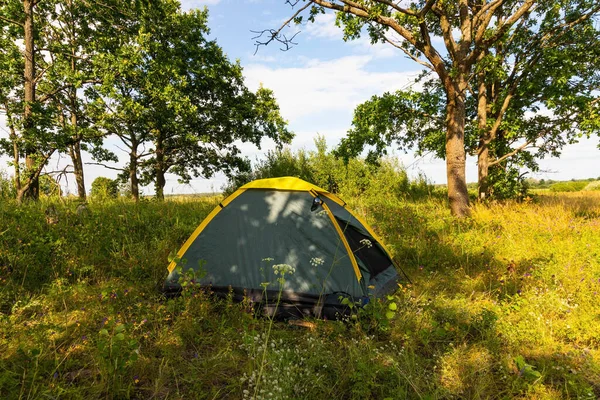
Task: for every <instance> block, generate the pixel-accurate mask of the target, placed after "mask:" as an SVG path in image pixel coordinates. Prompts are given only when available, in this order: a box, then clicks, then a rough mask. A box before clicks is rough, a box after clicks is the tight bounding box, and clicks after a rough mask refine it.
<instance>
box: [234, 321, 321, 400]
mask: <svg viewBox="0 0 600 400" xmlns="http://www.w3.org/2000/svg"><path fill="white" fill-rule="evenodd" d="M248 339H250V340H247V342H246V344H242V345H240V349H242V350H244V351H246V352H247V353H248V356H250V358H251V359H252V360H254V368H253V370H252V371H251V372H249V373H244V374H243V376H242V377H241V378H240V382H241V383H242V384H243V385H244V386H245V388H244V389H243V390H242V395H243V396H242V398H243V399H248V400H250V399H257V400H258V399H265V400H267V399H271V400H279V399H281V400H283V399H289V398H307V397H308V396H309V390H310V388H311V386H312V385H313V384H314V382H315V381H321V380H323V379H324V375H323V374H322V373H321V372H319V371H315V370H314V369H311V368H308V366H307V362H308V359H309V357H311V356H314V354H313V351H314V349H312V350H311V347H314V345H315V344H317V343H316V341H317V339H313V338H311V337H309V339H308V343H290V342H288V341H284V340H282V339H272V340H269V341H268V343H265V340H266V337H265V334H264V333H263V334H257V335H255V336H253V337H251V338H248ZM265 346H266V349H265ZM320 346H323V343H320ZM265 350H266V351H267V359H266V360H265V364H264V365H263V368H264V370H263V371H262V374H260V373H259V370H260V369H261V362H262V354H263V352H264V351H265ZM323 368H328V367H327V365H323Z"/></svg>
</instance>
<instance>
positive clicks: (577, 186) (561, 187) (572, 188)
mask: <svg viewBox="0 0 600 400" xmlns="http://www.w3.org/2000/svg"><path fill="white" fill-rule="evenodd" d="M587 185H588V182H587V181H570V182H558V183H555V184H553V185H552V186H550V191H552V192H579V191H580V190H583V188H585V187H586V186H587Z"/></svg>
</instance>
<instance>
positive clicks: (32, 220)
mask: <svg viewBox="0 0 600 400" xmlns="http://www.w3.org/2000/svg"><path fill="white" fill-rule="evenodd" d="M365 193H368V192H363V194H362V195H358V196H356V197H347V196H344V199H345V200H346V201H348V203H349V204H348V207H350V208H352V209H353V210H356V211H357V212H359V213H360V214H361V216H363V217H364V218H365V219H366V220H367V222H369V223H370V225H371V226H373V228H374V229H375V230H376V231H377V232H378V233H379V234H380V235H381V236H382V238H383V240H384V241H385V243H386V245H387V247H388V248H390V250H391V253H392V255H393V256H394V258H395V259H396V260H397V261H398V262H399V263H400V265H401V266H402V267H403V269H405V270H406V271H407V273H408V274H409V276H410V277H411V279H412V281H413V283H412V284H408V283H407V282H406V281H403V282H401V283H402V284H401V285H400V286H399V287H398V290H397V291H396V292H395V293H393V294H391V295H390V297H389V298H386V299H382V300H378V301H371V302H369V303H368V304H367V305H366V306H365V307H363V308H361V309H360V310H359V311H358V312H357V313H356V316H357V317H356V319H352V320H350V321H348V322H341V321H320V320H306V321H302V323H303V326H302V325H298V324H290V323H286V322H275V321H271V320H270V319H268V318H264V317H257V316H255V313H254V310H253V308H252V307H251V306H250V305H249V304H248V302H245V303H244V302H242V303H233V302H231V301H229V300H217V299H215V298H213V297H212V296H211V295H210V294H209V293H207V292H206V291H205V290H203V291H200V290H189V292H188V293H187V294H186V295H184V296H181V297H178V298H175V299H168V300H167V299H165V298H164V297H162V296H161V294H160V292H159V291H158V290H157V288H159V287H160V285H161V284H162V283H163V282H164V279H165V277H166V275H167V271H166V266H167V264H168V260H169V254H170V253H172V252H173V251H174V250H177V249H178V248H179V246H181V244H182V243H183V242H184V241H185V240H186V239H187V238H188V237H189V235H190V234H191V233H192V232H193V231H194V230H195V228H196V227H197V226H198V224H199V223H200V222H201V220H202V219H203V218H204V217H205V216H206V215H207V214H208V213H209V212H210V211H211V210H212V209H213V208H214V207H215V206H216V205H217V204H218V202H219V201H220V200H221V198H202V199H198V198H191V199H186V198H179V199H169V200H168V201H166V202H163V203H158V202H154V201H146V200H142V201H140V202H139V203H137V204H136V203H133V202H122V201H107V202H104V203H103V202H92V203H91V204H90V205H89V208H90V213H89V215H87V216H86V217H85V218H81V217H80V216H78V215H77V213H76V211H75V208H76V206H77V204H76V203H75V202H69V201H65V200H61V201H60V202H50V201H49V200H42V201H41V202H40V203H27V204H24V205H22V206H20V207H16V206H15V204H14V203H13V202H11V201H3V202H0V347H1V348H2V357H1V358H0V397H2V398H6V399H13V398H15V399H16V398H19V397H21V398H24V397H27V396H29V397H31V398H45V397H49V398H55V397H66V398H152V397H154V398H161V397H163V398H164V397H176V398H190V397H191V398H194V397H206V398H244V397H247V398H252V397H253V396H252V395H253V394H254V393H255V392H254V389H255V388H256V382H257V379H259V376H258V375H259V368H260V367H261V366H263V372H262V374H261V376H260V384H259V387H258V391H257V393H256V397H257V398H259V397H262V398H269V397H270V398H281V399H282V398H307V399H319V398H331V399H373V398H377V399H385V398H394V399H395V398H432V399H442V398H443V399H447V398H557V399H558V398H581V399H590V400H591V399H594V398H597V397H598V393H599V392H598V390H599V388H600V380H599V378H598V377H600V339H599V337H598V332H599V331H600V321H599V320H598V318H597V314H598V312H597V311H598V293H600V281H599V279H600V263H599V260H598V257H597V256H598V254H597V250H596V249H599V248H600V231H599V229H600V226H599V225H598V218H597V215H600V208H599V204H600V201H599V200H600V198H599V196H598V192H595V191H585V192H584V191H582V192H578V193H552V194H547V195H544V194H540V195H538V196H536V199H535V200H534V201H532V202H525V203H517V202H510V201H509V202H505V203H503V204H496V205H489V206H488V205H477V206H475V207H474V209H473V215H472V218H471V219H470V220H465V221H457V220H455V219H453V218H452V217H451V215H450V213H449V211H448V210H447V209H446V207H445V204H444V200H442V199H438V198H437V197H428V198H419V199H417V200H412V199H406V198H404V197H403V196H401V197H397V196H391V195H386V196H384V195H381V194H380V195H377V196H375V195H373V196H371V195H366V194H365ZM50 206H53V207H54V208H55V209H56V213H57V215H58V220H57V222H56V223H55V224H50V225H49V224H48V223H47V222H46V219H45V211H46V209H48V208H49V207H50ZM189 278H190V283H191V282H192V280H193V277H192V276H191V275H190V276H189ZM285 278H286V279H288V275H285ZM193 286H194V285H193V284H191V285H190V289H192V287H193ZM269 329H270V331H269ZM267 332H269V333H268V334H267ZM263 355H264V360H262V358H261V357H262V356H263ZM253 357H254V358H253ZM331 382H335V384H334V385H332V384H331ZM261 390H264V392H261ZM245 391H247V392H245ZM269 393H272V395H269Z"/></svg>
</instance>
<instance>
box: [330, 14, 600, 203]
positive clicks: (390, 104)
mask: <svg viewBox="0 0 600 400" xmlns="http://www.w3.org/2000/svg"><path fill="white" fill-rule="evenodd" d="M579 11H580V12H582V10H579ZM566 15H568V14H567V13H558V14H553V15H546V16H545V17H546V18H545V19H544V20H542V23H541V24H539V25H537V24H536V25H535V26H534V27H532V26H531V22H530V21H528V19H529V18H532V17H531V16H530V17H525V18H523V21H522V23H521V24H520V25H519V26H517V27H516V28H515V29H514V30H511V31H510V32H509V34H508V35H507V36H506V39H503V40H502V41H499V42H498V43H497V45H496V46H495V47H494V48H492V49H490V50H489V51H488V54H487V56H486V58H484V59H482V60H481V62H480V63H479V64H478V65H477V84H478V86H477V88H472V89H471V90H469V91H468V93H467V100H466V103H465V104H466V114H467V121H466V126H465V147H466V149H467V152H468V153H470V154H472V155H474V156H477V157H478V162H477V164H478V171H479V174H478V182H479V193H480V198H482V199H483V198H485V197H488V196H489V195H490V194H492V195H494V196H495V197H499V198H502V197H505V196H507V195H511V194H513V195H515V194H518V193H519V190H513V191H507V190H506V187H507V186H509V187H512V186H514V187H515V188H516V187H517V186H515V185H518V182H515V181H514V180H515V179H516V178H519V177H521V176H522V175H521V174H520V173H519V169H520V168H521V167H523V166H524V167H527V168H529V169H531V170H537V168H538V164H537V159H539V158H542V157H544V156H546V155H553V156H558V155H559V153H560V150H561V149H562V147H563V146H564V145H565V144H567V143H569V142H572V141H573V140H575V139H576V138H577V137H578V136H581V135H588V136H589V135H590V134H592V133H594V132H600V127H599V126H598V114H597V112H596V113H595V112H594V109H595V108H597V103H598V99H597V95H595V91H596V90H597V89H598V88H600V76H599V74H598V67H597V65H596V64H597V60H598V58H600V32H598V30H597V29H595V28H594V25H593V21H592V19H591V18H590V17H591V14H590V13H589V12H587V13H584V14H579V15H578V16H577V18H576V19H573V18H574V17H573V16H572V15H571V17H567V16H566ZM560 18H562V20H560ZM421 79H423V77H421ZM540 110H544V111H545V113H541V112H539V111H540ZM444 118H445V114H444V104H443V91H442V88H441V85H440V84H439V82H438V81H435V80H428V81H426V83H425V85H424V89H423V90H422V91H421V92H414V91H398V92H396V93H384V94H383V95H381V96H373V97H372V98H371V99H370V100H369V101H367V102H365V103H363V104H361V105H359V106H358V107H357V108H356V110H355V114H354V120H353V122H352V125H353V128H352V129H351V130H350V131H349V133H348V136H347V138H345V139H344V140H342V143H341V145H340V148H339V149H338V153H339V154H341V155H343V156H344V157H345V158H348V157H350V156H356V155H357V154H359V153H360V152H362V151H363V149H364V148H365V147H366V146H374V147H373V148H372V152H371V153H370V156H371V158H373V157H378V156H381V154H384V153H385V149H386V147H387V146H390V145H392V144H395V145H398V146H399V147H401V148H403V149H408V148H415V149H416V150H417V153H418V154H422V153H424V152H433V153H434V154H435V155H436V156H438V157H440V158H442V157H444V145H443V140H442V138H443V120H444ZM525 150H528V151H525ZM490 168H492V170H491V172H490Z"/></svg>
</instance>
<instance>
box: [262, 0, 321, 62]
mask: <svg viewBox="0 0 600 400" xmlns="http://www.w3.org/2000/svg"><path fill="white" fill-rule="evenodd" d="M297 3H298V2H295V3H293V4H292V3H291V2H289V1H288V4H291V5H292V7H293V6H294V5H296V4H297ZM311 4H312V3H311V2H310V1H309V2H307V3H306V5H304V6H303V7H300V8H299V9H298V11H296V12H295V13H294V15H292V16H291V17H290V18H289V19H288V20H287V21H285V22H284V23H283V24H282V25H281V26H280V27H279V29H276V30H275V29H265V30H263V31H251V32H252V33H256V34H258V36H255V37H253V38H252V39H253V40H255V43H254V44H255V45H256V50H255V51H254V54H256V53H257V52H258V48H259V47H260V46H266V45H268V44H269V43H271V42H272V41H274V40H275V41H277V42H279V43H281V44H283V45H284V46H285V49H283V48H282V49H281V50H282V51H287V50H289V49H290V48H291V47H292V46H295V45H296V44H297V43H294V42H293V40H294V38H295V37H296V35H298V34H299V33H300V32H296V33H294V35H293V36H292V37H291V38H289V39H288V38H287V37H286V36H285V35H283V34H281V31H282V30H283V28H285V27H286V26H288V25H289V23H290V22H292V21H293V20H294V18H296V17H297V16H298V15H299V14H300V13H301V12H302V11H304V10H306V9H307V8H308V7H310V5H311ZM265 33H268V35H267V37H268V38H269V39H268V40H267V41H266V42H261V41H259V40H258V39H260V38H261V37H262V36H263V35H264V34H265Z"/></svg>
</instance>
